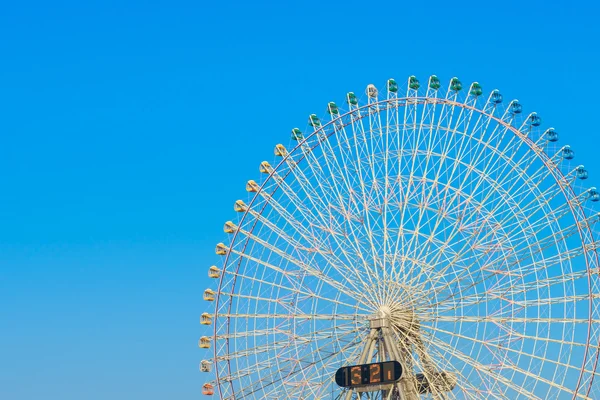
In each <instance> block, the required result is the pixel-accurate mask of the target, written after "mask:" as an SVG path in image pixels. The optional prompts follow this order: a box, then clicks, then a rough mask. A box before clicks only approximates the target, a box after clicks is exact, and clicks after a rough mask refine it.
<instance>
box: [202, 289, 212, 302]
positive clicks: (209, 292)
mask: <svg viewBox="0 0 600 400" xmlns="http://www.w3.org/2000/svg"><path fill="white" fill-rule="evenodd" d="M204 300H206V301H215V291H214V290H210V289H206V290H205V291H204Z"/></svg>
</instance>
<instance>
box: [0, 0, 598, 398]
mask: <svg viewBox="0 0 600 400" xmlns="http://www.w3.org/2000/svg"><path fill="white" fill-rule="evenodd" d="M284 3H285V4H284ZM553 3H559V2H558V1H554V2H553V1H547V0H546V1H526V2H525V1H496V2H494V1H489V2H483V1H473V2H462V3H452V2H448V1H426V2H425V1H413V2H410V3H406V2H403V1H390V2H383V1H382V2H369V1H362V2H359V1H343V2H342V1H340V2H338V1H329V2H327V1H303V2H298V3H297V4H296V5H290V4H287V2H273V3H271V4H268V3H263V2H256V1H253V2H246V3H241V2H235V1H222V2H211V3H208V2H197V1H189V2H184V1H168V2H166V1H162V2H161V1H149V2H141V1H139V2H138V1H94V2H92V1H83V2H81V1H71V2H65V1H56V2H41V1H20V2H10V3H9V2H4V3H3V5H2V7H1V9H0V54H1V59H0V184H1V189H0V399H3V400H4V399H6V400H25V399H27V400H29V399H44V400H55V399H56V400H71V399H72V400H87V399H90V400H95V399H102V400H105V399H115V400H119V399H145V400H154V399H196V398H201V397H202V396H201V395H200V388H201V385H202V383H203V379H202V376H201V374H200V373H199V372H198V362H199V361H200V359H201V358H202V353H201V351H200V350H199V349H198V348H197V340H198V338H199V337H200V336H201V335H202V333H203V332H205V331H204V330H203V329H202V328H201V327H200V325H199V323H198V317H199V315H200V314H201V313H202V312H203V311H204V309H205V304H204V302H203V301H202V299H201V296H202V292H203V290H204V289H205V287H206V286H207V285H209V284H210V283H212V282H208V278H207V276H206V270H207V268H208V266H210V265H211V264H212V263H214V262H215V261H216V260H217V258H216V256H215V255H214V252H213V249H214V245H215V243H217V242H219V241H222V240H223V239H224V238H225V234H224V233H223V231H222V225H223V222H224V221H226V220H228V219H231V218H232V217H234V216H235V215H234V212H233V209H232V205H233V202H234V201H235V200H236V199H238V198H242V199H245V198H246V197H247V194H246V192H245V190H244V184H245V182H246V181H247V180H248V179H253V178H258V176H259V172H258V165H259V163H260V162H261V161H263V160H272V159H273V154H272V150H273V147H274V145H275V144H277V143H280V142H281V143H284V144H285V145H287V144H288V143H289V131H290V129H291V128H292V127H294V126H301V127H303V126H305V125H306V118H307V116H308V115H309V114H311V113H317V114H318V115H324V114H325V111H326V104H327V102H328V101H337V102H340V103H341V102H343V99H344V94H345V93H346V92H348V91H354V92H357V93H359V92H360V93H362V92H363V91H364V88H365V86H366V85H367V84H368V83H375V84H376V85H380V86H383V85H384V83H385V81H386V79H388V78H390V77H393V78H396V79H397V80H398V81H402V82H404V81H405V79H406V78H407V77H408V76H409V75H412V74H414V75H416V76H417V77H419V78H420V79H421V81H422V82H426V80H427V77H428V76H429V75H431V74H437V75H438V76H439V77H440V79H441V80H442V81H443V82H444V87H445V85H446V84H447V82H448V80H449V79H450V78H451V77H452V76H458V77H459V78H461V80H462V81H463V83H464V84H465V85H468V84H469V83H470V82H472V81H475V80H476V81H478V82H480V83H481V84H482V86H483V88H484V91H485V92H487V93H489V91H490V90H491V89H494V88H498V89H500V90H501V91H502V93H503V94H504V98H505V99H506V100H510V99H512V98H518V99H519V100H520V101H521V102H522V103H523V105H524V112H525V113H529V112H531V111H537V112H538V114H539V115H540V116H542V118H543V119H544V126H546V127H547V126H554V127H555V128H556V129H557V130H559V131H560V132H561V142H563V143H569V144H570V145H571V146H572V148H573V149H574V150H575V151H576V161H578V162H579V163H582V164H585V165H586V167H587V169H588V170H589V172H590V174H591V178H590V180H589V181H588V182H589V183H590V184H592V185H594V184H595V186H599V187H600V166H598V162H597V160H598V158H597V155H598V150H599V148H600V146H599V144H600V132H599V129H600V128H598V124H597V123H596V121H597V118H598V109H600V107H599V102H600V98H599V97H598V95H597V94H596V90H597V86H598V71H599V70H600V68H599V63H600V45H599V44H598V41H599V40H600V24H599V23H598V21H597V15H598V13H599V12H600V6H598V4H597V2H594V1H587V2H577V1H569V2H560V3H563V5H562V6H560V7H555V6H553V5H552V4H553Z"/></svg>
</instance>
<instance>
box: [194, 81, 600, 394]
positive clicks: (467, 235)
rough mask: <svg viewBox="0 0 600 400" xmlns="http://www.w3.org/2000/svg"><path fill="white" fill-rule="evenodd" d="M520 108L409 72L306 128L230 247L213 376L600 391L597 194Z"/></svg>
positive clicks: (267, 168)
mask: <svg viewBox="0 0 600 400" xmlns="http://www.w3.org/2000/svg"><path fill="white" fill-rule="evenodd" d="M400 93H404V94H400ZM523 108H524V107H522V105H521V103H519V101H517V100H512V101H510V102H506V101H503V96H502V95H501V93H500V92H499V91H498V90H493V91H491V92H489V93H488V94H486V95H485V96H484V94H483V89H482V87H481V86H480V85H479V84H478V83H473V84H471V85H470V86H469V87H468V88H467V87H466V86H465V87H464V88H463V85H462V83H461V82H460V81H459V80H458V79H457V78H453V79H451V80H450V82H449V85H448V88H447V90H443V89H442V88H441V82H440V80H439V79H438V78H437V77H436V76H431V77H430V78H429V79H428V81H427V83H426V84H421V83H420V82H419V81H418V79H417V78H416V77H414V76H411V77H410V78H409V79H408V80H407V82H406V84H405V85H399V84H398V83H397V82H396V81H395V80H393V79H389V80H388V81H387V84H386V87H385V90H381V89H378V88H377V87H376V86H374V85H369V86H368V87H367V88H366V93H365V94H364V95H360V96H358V95H355V94H354V93H352V92H351V93H348V94H347V95H346V101H345V102H344V104H343V106H342V105H341V104H340V105H337V104H335V103H333V102H331V103H329V104H328V105H327V114H326V117H323V118H322V119H320V118H319V117H318V116H317V115H315V114H313V115H310V117H309V119H308V126H307V128H306V129H303V130H301V129H299V128H294V129H292V131H291V140H290V144H289V145H288V146H284V145H282V144H278V145H276V146H275V150H274V154H275V157H274V161H271V162H267V161H264V162H262V163H261V164H260V166H259V171H260V174H259V173H258V171H257V174H256V177H254V179H253V180H249V181H248V183H247V185H246V190H247V192H248V198H247V199H244V200H237V201H236V202H235V203H234V210H235V212H236V214H233V213H232V216H235V217H236V218H235V219H232V220H231V221H228V222H226V223H225V226H224V230H225V232H226V233H227V234H228V237H229V240H228V241H224V242H225V243H219V244H218V245H217V246H216V253H217V254H218V255H219V256H221V260H222V262H221V263H220V264H217V265H215V266H212V267H210V269H209V276H210V277H211V278H214V279H215V285H214V287H212V288H210V289H207V290H206V291H205V292H204V300H206V301H208V302H209V304H210V305H211V308H210V310H208V311H207V312H206V313H204V314H202V316H201V324H202V325H205V326H204V327H203V329H205V330H204V331H203V332H204V336H202V338H201V339H200V342H199V346H200V347H201V348H202V349H203V351H205V352H206V353H205V356H204V357H203V358H204V360H202V362H201V364H200V369H201V371H202V372H203V374H204V375H203V377H205V378H206V380H205V382H207V383H206V384H204V387H203V393H204V394H205V395H208V396H211V395H212V396H216V397H218V398H221V399H232V400H233V399H298V400H299V399H317V400H320V399H345V400H350V399H359V398H361V399H402V400H415V399H421V398H429V399H544V400H546V399H598V398H600V379H599V378H598V377H597V374H598V373H597V372H596V371H597V367H598V361H599V356H600V352H599V350H600V348H599V346H600V280H599V275H598V274H599V272H600V270H599V254H598V253H599V252H600V250H599V243H600V242H599V240H598V234H597V229H596V228H597V227H598V222H600V214H599V213H598V212H597V211H594V203H595V202H598V201H599V200H600V193H599V192H598V191H597V190H596V189H595V188H593V187H589V186H587V185H586V183H587V181H586V179H587V178H588V172H587V170H586V169H585V167H584V166H582V165H579V164H576V163H574V155H575V153H574V150H573V149H571V147H569V146H568V145H563V144H562V143H561V142H560V141H559V135H558V132H557V130H555V129H554V128H551V127H549V128H546V127H542V120H541V118H540V117H539V116H538V115H537V114H536V113H534V112H532V113H524V112H523ZM598 370H599V371H600V369H598Z"/></svg>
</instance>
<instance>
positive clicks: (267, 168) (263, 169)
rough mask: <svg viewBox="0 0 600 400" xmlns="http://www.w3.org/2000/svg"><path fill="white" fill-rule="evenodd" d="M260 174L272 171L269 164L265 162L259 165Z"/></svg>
mask: <svg viewBox="0 0 600 400" xmlns="http://www.w3.org/2000/svg"><path fill="white" fill-rule="evenodd" d="M259 169H260V172H261V173H263V174H270V173H271V171H272V170H273V168H272V167H271V164H269V163H268V162H266V161H263V162H261V163H260V168H259Z"/></svg>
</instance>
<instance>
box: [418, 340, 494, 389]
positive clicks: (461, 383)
mask: <svg viewBox="0 0 600 400" xmlns="http://www.w3.org/2000/svg"><path fill="white" fill-rule="evenodd" d="M427 352H428V353H432V357H434V358H436V359H441V360H443V363H444V364H446V365H451V362H450V360H448V359H447V353H445V352H443V351H440V350H439V349H437V348H436V347H435V346H430V347H429V348H428V349H427ZM452 373H455V374H457V375H458V377H459V378H460V379H459V380H458V382H457V388H458V389H460V390H461V391H462V393H463V394H465V395H466V396H467V397H468V398H470V399H475V400H478V399H481V396H482V395H483V394H485V395H486V398H498V399H503V400H505V399H506V397H503V396H500V395H498V394H495V393H494V392H493V391H492V390H491V388H489V387H488V384H487V382H486V381H485V379H483V377H482V375H481V374H480V373H479V371H478V370H476V369H475V373H477V374H478V375H479V378H480V379H481V382H480V384H481V385H482V386H483V388H482V387H481V386H479V387H478V386H476V384H472V383H471V382H470V381H471V379H469V376H466V375H465V374H464V373H463V371H461V370H459V369H453V370H452ZM484 389H485V390H484ZM450 394H452V392H451V393H450ZM446 395H448V394H446ZM454 398H457V396H456V395H454Z"/></svg>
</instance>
